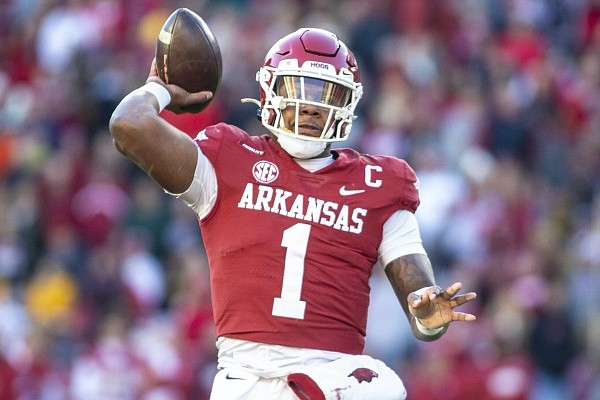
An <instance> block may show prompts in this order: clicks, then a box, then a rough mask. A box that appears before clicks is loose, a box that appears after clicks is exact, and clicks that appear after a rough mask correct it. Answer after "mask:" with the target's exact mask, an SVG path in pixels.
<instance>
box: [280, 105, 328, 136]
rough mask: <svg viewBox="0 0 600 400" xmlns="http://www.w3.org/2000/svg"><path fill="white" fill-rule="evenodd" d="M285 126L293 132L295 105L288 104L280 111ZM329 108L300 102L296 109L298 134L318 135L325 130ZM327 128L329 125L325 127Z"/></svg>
mask: <svg viewBox="0 0 600 400" xmlns="http://www.w3.org/2000/svg"><path fill="white" fill-rule="evenodd" d="M282 116H283V122H284V124H285V127H286V128H287V129H289V130H290V131H292V132H294V129H295V126H296V105H295V104H294V105H290V106H288V107H286V108H285V109H284V110H283V111H282ZM328 116H329V109H327V108H325V107H318V106H315V105H310V104H302V105H300V106H299V110H298V116H297V119H298V134H300V135H305V136H309V137H320V136H321V134H322V133H323V131H324V130H325V124H326V122H327V117H328ZM327 128H329V127H327Z"/></svg>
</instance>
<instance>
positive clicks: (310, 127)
mask: <svg viewBox="0 0 600 400" xmlns="http://www.w3.org/2000/svg"><path fill="white" fill-rule="evenodd" d="M321 133H323V128H322V127H320V126H318V125H315V124H299V125H298V134H300V135H305V136H310V137H320V136H321Z"/></svg>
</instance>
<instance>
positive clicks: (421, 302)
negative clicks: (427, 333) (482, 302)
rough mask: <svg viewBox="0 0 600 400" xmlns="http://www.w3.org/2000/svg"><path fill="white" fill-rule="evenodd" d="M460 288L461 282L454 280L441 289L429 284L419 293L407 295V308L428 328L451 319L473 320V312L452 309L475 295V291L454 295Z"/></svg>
mask: <svg viewBox="0 0 600 400" xmlns="http://www.w3.org/2000/svg"><path fill="white" fill-rule="evenodd" d="M460 289H462V283H460V282H455V283H453V284H452V285H450V286H448V287H447V288H446V289H445V290H442V289H441V288H440V287H439V286H430V287H429V288H427V290H426V291H425V292H424V293H423V294H422V295H419V294H417V293H415V292H412V293H410V294H409V295H408V297H407V300H408V309H409V311H410V313H411V314H412V315H413V316H414V317H415V318H417V319H418V320H419V322H420V323H421V324H422V325H423V326H425V327H426V328H428V329H435V328H439V327H442V326H444V325H447V324H449V323H450V322H452V321H475V319H476V317H475V315H473V314H467V313H463V312H458V311H454V309H455V308H456V307H458V306H460V305H462V304H465V303H467V302H469V301H471V300H473V299H475V298H476V297H477V294H476V293H475V292H469V293H466V294H461V295H458V296H457V295H456V294H457V293H458V292H459V291H460Z"/></svg>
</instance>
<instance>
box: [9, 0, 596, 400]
mask: <svg viewBox="0 0 600 400" xmlns="http://www.w3.org/2000/svg"><path fill="white" fill-rule="evenodd" d="M178 7H187V8H190V9H192V10H194V11H196V12H197V13H199V14H200V15H201V16H202V17H204V18H205V20H206V21H207V23H208V25H209V26H210V27H211V28H212V30H213V31H214V33H215V35H216V36H217V39H218V41H219V44H220V47H221V51H222V54H223V66H224V71H223V79H222V83H221V86H220V88H219V91H218V92H217V94H216V97H215V98H214V100H213V102H212V103H211V105H210V106H209V108H208V109H207V110H206V111H205V112H203V113H201V114H194V115H192V114H190V115H175V114H171V113H169V112H168V111H164V112H163V114H162V115H163V117H164V118H165V119H167V120H169V121H170V122H171V123H173V124H175V125H176V126H178V127H180V128H181V129H182V130H184V131H185V132H186V133H188V134H189V135H191V136H194V135H195V134H196V133H197V132H198V131H199V130H200V129H202V128H203V127H204V126H207V125H209V124H212V123H215V122H219V121H227V122H229V123H233V124H237V125H239V126H241V127H243V128H245V129H247V130H248V131H249V132H251V133H252V134H263V133H265V130H264V129H263V128H262V127H261V126H260V124H259V123H258V121H257V120H256V109H255V108H254V107H253V106H249V105H247V104H241V103H240V99H241V98H243V97H254V98H256V97H257V95H258V90H257V84H256V82H255V80H254V78H255V72H256V70H257V69H258V68H259V67H260V65H261V64H262V60H263V57H264V54H265V53H266V51H267V50H268V48H269V47H270V46H271V45H272V44H273V43H274V42H275V41H276V40H277V39H278V38H280V37H282V36H284V35H285V34H287V33H289V32H291V31H293V30H296V29H297V28H299V27H301V26H314V27H321V28H325V29H329V30H331V31H333V32H336V33H337V34H338V35H339V37H340V38H341V39H342V40H343V41H344V42H346V43H347V44H348V45H349V46H350V48H352V49H353V50H354V52H355V54H356V56H357V59H358V61H359V66H360V68H361V74H362V81H363V85H364V87H365V96H364V97H363V100H362V103H361V104H360V106H359V115H360V116H359V118H358V120H357V121H356V123H355V126H354V128H353V134H352V137H351V138H350V139H349V142H345V143H343V144H342V145H343V146H350V147H354V148H356V149H358V150H360V151H362V152H366V153H371V154H390V155H394V156H397V157H401V158H404V159H406V160H407V161H408V162H409V163H410V164H411V165H412V166H413V167H414V168H415V170H416V172H417V175H418V176H419V178H420V191H421V206H420V208H419V210H418V211H417V214H416V215H417V218H418V220H419V223H420V227H421V234H422V237H423V240H424V244H425V247H426V249H427V251H428V253H429V256H430V258H431V260H432V262H433V265H434V269H435V272H436V275H437V280H438V284H440V285H441V286H444V285H445V284H448V283H451V282H453V281H455V280H459V281H461V282H463V284H464V287H465V289H466V290H469V291H471V290H473V291H476V292H477V293H478V295H479V297H478V299H477V301H475V302H474V304H473V305H472V306H469V308H468V311H469V312H473V313H475V314H476V315H477V316H478V320H477V321H476V322H475V323H469V324H455V325H454V326H452V327H451V329H450V330H449V332H448V334H447V335H446V336H445V337H444V338H443V339H441V340H439V341H437V342H434V343H420V342H417V341H416V340H415V339H414V338H413V337H412V336H411V333H410V331H409V327H408V324H407V323H406V321H405V317H404V315H403V313H402V311H401V308H400V306H399V304H398V302H397V300H396V299H395V297H394V294H393V292H392V291H391V289H390V287H389V283H388V282H387V281H386V277H385V275H384V274H383V273H382V268H380V267H379V266H378V267H377V268H375V270H374V274H373V277H372V301H371V315H370V318H369V325H368V334H367V348H366V351H367V353H368V354H371V355H373V356H376V357H378V358H381V359H383V360H384V361H386V362H387V363H388V364H389V365H390V366H392V367H393V368H394V369H396V370H397V371H398V373H399V374H400V376H401V377H402V379H403V380H404V382H405V384H406V386H407V389H408V393H409V399H415V400H421V399H431V400H436V399H444V400H459V399H461V400H598V399H600V290H599V289H598V288H600V1H597V0H426V1H421V0H369V1H366V0H345V1H344V0H277V1H269V0H229V1H227V0H194V1H192V0H188V1H183V0H181V1H177V0H171V1H167V0H135V1H127V0H3V1H1V2H0V35H1V36H0V37H1V38H2V41H1V42H0V400H4V399H18V400H37V399H40V400H62V399H72V400H80V399H86V400H138V399H139V400H192V399H193V400H204V399H207V398H208V397H207V396H208V395H207V393H208V392H209V390H210V385H211V382H212V377H213V376H214V374H215V372H216V363H215V360H216V349H215V345H214V342H215V337H214V329H213V328H214V327H213V325H212V316H211V310H210V292H209V277H208V266H207V260H206V256H205V253H204V249H203V247H202V241H201V236H200V232H199V229H198V224H197V221H196V219H195V217H194V215H193V213H192V212H191V210H189V209H187V207H186V206H185V205H183V203H181V202H179V201H176V200H174V199H172V198H170V197H169V196H167V195H166V194H164V193H163V192H162V191H161V190H160V189H159V188H158V187H157V186H156V185H155V184H154V183H153V182H152V181H151V180H150V178H148V177H146V176H145V175H143V174H142V173H141V172H140V171H139V170H138V169H137V167H135V166H134V165H133V163H131V162H130V161H128V160H127V159H126V158H125V157H124V156H122V155H121V154H119V153H118V152H117V151H116V150H115V148H114V146H113V143H112V139H111V137H110V134H109V132H108V130H107V124H108V119H109V118H110V115H111V113H112V111H113V110H114V108H115V106H116V105H117V104H118V102H119V101H120V100H121V99H122V98H123V97H124V95H126V94H127V93H129V92H130V91H131V90H133V89H135V88H137V87H139V86H141V85H142V84H143V83H144V81H145V79H146V77H147V74H148V71H149V68H150V62H151V60H152V57H153V53H154V46H155V43H156V37H157V34H158V32H159V30H160V27H161V26H162V24H163V22H164V21H165V19H166V18H167V16H168V15H169V14H170V13H171V12H172V11H173V10H174V9H175V8H178ZM165 151H169V150H168V149H165Z"/></svg>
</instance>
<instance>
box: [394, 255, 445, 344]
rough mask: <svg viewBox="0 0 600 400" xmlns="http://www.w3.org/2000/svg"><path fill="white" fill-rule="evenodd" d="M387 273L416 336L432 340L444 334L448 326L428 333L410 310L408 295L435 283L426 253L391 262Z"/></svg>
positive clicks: (420, 338)
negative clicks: (418, 325) (433, 332)
mask: <svg viewBox="0 0 600 400" xmlns="http://www.w3.org/2000/svg"><path fill="white" fill-rule="evenodd" d="M385 273H386V275H387V277H388V279H389V281H390V283H391V284H392V287H393V289H394V292H395V293H396V297H397V298H398V301H399V302H400V305H401V306H402V309H403V310H404V313H405V314H406V317H407V319H408V321H409V323H410V326H411V329H412V331H413V334H414V335H415V337H416V338H417V339H419V340H423V341H432V340H436V339H438V338H439V337H440V336H442V335H443V334H444V333H445V331H446V328H445V329H443V330H441V331H440V332H437V333H435V334H433V335H432V334H430V335H427V334H425V333H423V332H422V331H421V330H419V328H417V323H416V318H415V317H413V316H412V315H411V314H410V312H409V311H408V300H407V298H408V295H409V294H410V293H411V292H415V291H417V290H419V289H421V288H423V287H429V286H434V285H435V278H434V276H433V268H432V267H431V262H430V261H429V258H428V257H427V256H426V255H425V254H409V255H406V256H402V257H399V258H397V259H395V260H393V261H392V262H390V263H389V264H388V265H387V266H386V268H385Z"/></svg>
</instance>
